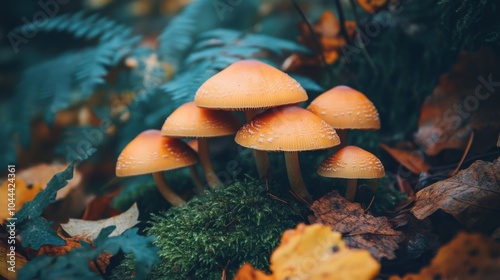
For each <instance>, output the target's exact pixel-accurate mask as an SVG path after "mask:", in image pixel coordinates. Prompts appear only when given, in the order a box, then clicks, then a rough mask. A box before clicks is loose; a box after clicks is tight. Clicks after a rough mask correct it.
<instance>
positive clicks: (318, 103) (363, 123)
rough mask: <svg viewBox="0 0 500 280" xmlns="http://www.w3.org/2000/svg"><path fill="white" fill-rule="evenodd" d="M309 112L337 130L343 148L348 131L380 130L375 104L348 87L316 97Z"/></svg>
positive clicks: (335, 89)
mask: <svg viewBox="0 0 500 280" xmlns="http://www.w3.org/2000/svg"><path fill="white" fill-rule="evenodd" d="M307 110H309V111H311V112H313V113H314V114H315V115H316V116H318V117H320V118H322V119H323V120H325V121H326V122H327V123H328V124H329V125H331V126H332V127H333V128H335V129H336V130H337V133H338V134H339V137H340V142H341V143H342V144H341V146H339V147H338V148H341V147H342V146H345V145H346V144H347V142H346V140H347V131H346V130H347V129H370V130H376V129H380V119H379V116H378V112H377V109H376V108H375V106H374V105H373V103H372V102H371V101H370V100H369V99H368V98H367V97H366V96H365V95H364V94H363V93H361V92H359V91H357V90H354V89H352V88H350V87H347V86H337V87H334V88H332V89H330V90H328V91H326V92H325V93H323V94H321V95H320V96H318V97H316V98H315V99H314V100H313V101H312V102H311V104H310V105H309V107H307Z"/></svg>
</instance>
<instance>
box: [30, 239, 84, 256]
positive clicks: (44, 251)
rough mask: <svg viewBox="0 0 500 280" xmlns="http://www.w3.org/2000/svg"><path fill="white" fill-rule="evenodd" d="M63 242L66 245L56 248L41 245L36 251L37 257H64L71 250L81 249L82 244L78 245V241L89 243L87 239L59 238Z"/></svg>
mask: <svg viewBox="0 0 500 280" xmlns="http://www.w3.org/2000/svg"><path fill="white" fill-rule="evenodd" d="M59 237H61V238H62V239H64V241H65V242H66V245H63V246H56V245H52V244H48V245H43V246H42V247H40V249H38V251H37V255H46V256H62V255H66V254H67V253H68V252H69V251H71V250H73V248H80V247H82V244H80V241H81V240H83V241H85V242H87V243H90V240H89V239H86V238H82V237H64V236H60V235H59Z"/></svg>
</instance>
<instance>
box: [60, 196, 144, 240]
mask: <svg viewBox="0 0 500 280" xmlns="http://www.w3.org/2000/svg"><path fill="white" fill-rule="evenodd" d="M138 218H139V210H138V209H137V204H136V203H134V205H132V207H130V209H128V210H127V211H125V212H123V213H122V214H120V215H118V216H115V217H111V218H108V219H103V220H99V221H85V220H80V219H69V221H68V222H67V223H66V224H61V227H62V228H63V229H64V231H66V232H67V233H68V234H69V235H70V236H73V237H75V236H80V237H83V238H86V239H89V240H94V239H96V238H97V236H98V235H99V233H100V232H101V230H102V229H103V228H105V227H108V226H112V225H114V226H116V229H115V230H114V231H113V232H112V233H111V234H110V235H109V236H117V235H120V234H122V233H123V232H124V231H126V230H127V229H129V228H131V227H133V226H135V225H136V224H138V223H139V220H138Z"/></svg>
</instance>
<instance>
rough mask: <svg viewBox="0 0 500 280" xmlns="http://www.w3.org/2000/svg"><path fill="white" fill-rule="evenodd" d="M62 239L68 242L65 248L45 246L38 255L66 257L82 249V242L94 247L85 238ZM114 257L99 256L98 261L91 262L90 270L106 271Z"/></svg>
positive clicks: (105, 253) (110, 255)
mask: <svg viewBox="0 0 500 280" xmlns="http://www.w3.org/2000/svg"><path fill="white" fill-rule="evenodd" d="M61 238H63V239H64V241H65V242H66V245H63V246H56V245H43V246H42V247H40V249H39V250H38V251H37V255H45V256H62V255H66V254H67V253H69V252H70V251H71V250H73V249H75V248H81V247H82V244H81V242H82V241H83V242H86V243H89V244H91V246H92V241H91V240H89V239H87V238H84V237H81V236H79V237H63V236H61ZM112 256H113V255H112V254H110V253H108V252H102V253H101V254H99V257H98V258H97V260H95V261H93V262H90V261H89V266H90V269H91V270H92V271H94V272H97V273H98V272H99V271H106V267H107V266H108V265H109V263H110V259H111V257H112ZM96 265H98V266H99V268H97V267H96Z"/></svg>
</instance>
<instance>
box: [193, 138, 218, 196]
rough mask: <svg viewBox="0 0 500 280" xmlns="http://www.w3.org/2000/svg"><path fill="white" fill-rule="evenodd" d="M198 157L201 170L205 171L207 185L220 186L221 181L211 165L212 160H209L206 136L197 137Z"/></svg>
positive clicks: (211, 186)
mask: <svg viewBox="0 0 500 280" xmlns="http://www.w3.org/2000/svg"><path fill="white" fill-rule="evenodd" d="M198 157H199V158H200V163H201V167H202V168H203V172H205V177H206V178H207V183H208V186H209V187H210V188H211V189H215V188H217V187H220V186H222V182H221V181H219V178H217V175H216V174H215V171H214V169H213V167H212V162H211V161H210V154H209V151H208V141H207V138H198Z"/></svg>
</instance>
